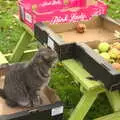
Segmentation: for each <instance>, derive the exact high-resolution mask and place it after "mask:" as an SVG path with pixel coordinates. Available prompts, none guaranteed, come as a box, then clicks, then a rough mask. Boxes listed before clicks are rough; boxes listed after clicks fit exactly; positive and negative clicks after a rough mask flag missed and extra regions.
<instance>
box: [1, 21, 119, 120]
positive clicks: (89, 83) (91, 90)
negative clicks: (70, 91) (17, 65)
mask: <svg viewBox="0 0 120 120" xmlns="http://www.w3.org/2000/svg"><path fill="white" fill-rule="evenodd" d="M18 22H19V24H20V25H21V27H23V29H24V32H23V33H22V35H21V37H20V39H19V41H18V43H17V45H16V47H15V49H14V51H13V53H12V54H7V55H6V54H5V55H4V54H2V53H1V52H0V64H3V63H8V60H7V59H6V57H7V58H9V62H18V61H21V59H24V58H25V57H26V56H32V55H33V54H34V53H35V52H36V51H37V49H34V50H26V47H27V45H28V44H29V43H30V42H31V41H32V40H33V39H35V38H34V33H33V31H32V30H31V29H30V28H29V27H28V26H27V25H25V24H24V23H22V22H21V21H19V20H18ZM62 63H63V64H64V67H65V69H66V70H67V71H68V72H69V73H70V74H71V75H72V76H73V78H74V80H75V81H76V82H77V83H80V86H81V89H80V91H82V92H83V93H84V94H83V96H82V98H81V99H80V101H79V102H78V104H77V106H76V108H75V109H74V111H73V113H72V114H71V116H70V118H69V120H84V118H85V116H86V114H87V113H88V111H89V109H90V108H91V106H92V105H93V103H94V102H95V100H96V98H97V97H98V95H99V94H100V93H103V92H105V93H106V95H107V97H108V100H109V102H110V104H111V107H112V108H113V111H114V113H112V114H110V115H106V116H103V117H101V118H96V119H95V120H120V93H119V91H114V92H110V91H107V90H106V89H105V88H104V85H103V84H102V83H101V82H99V81H95V80H89V79H87V78H88V77H90V76H91V75H90V74H89V73H88V72H87V71H86V70H85V69H84V68H83V66H82V64H81V63H80V62H78V61H76V60H74V59H68V60H64V61H62Z"/></svg>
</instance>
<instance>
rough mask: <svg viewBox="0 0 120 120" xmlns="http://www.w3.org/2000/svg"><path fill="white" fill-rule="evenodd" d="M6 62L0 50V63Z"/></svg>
mask: <svg viewBox="0 0 120 120" xmlns="http://www.w3.org/2000/svg"><path fill="white" fill-rule="evenodd" d="M4 63H8V61H7V59H6V58H5V56H4V55H3V54H2V52H0V64H4Z"/></svg>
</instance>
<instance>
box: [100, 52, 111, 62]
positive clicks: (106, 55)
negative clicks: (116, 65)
mask: <svg viewBox="0 0 120 120" xmlns="http://www.w3.org/2000/svg"><path fill="white" fill-rule="evenodd" d="M100 55H101V56H102V57H103V58H104V59H105V60H107V61H109V60H110V55H109V54H108V53H107V52H103V53H100Z"/></svg>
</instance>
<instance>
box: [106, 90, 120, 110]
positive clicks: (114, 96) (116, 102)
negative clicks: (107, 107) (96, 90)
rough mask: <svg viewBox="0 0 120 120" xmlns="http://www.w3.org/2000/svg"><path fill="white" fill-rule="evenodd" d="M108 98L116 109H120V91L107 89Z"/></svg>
mask: <svg viewBox="0 0 120 120" xmlns="http://www.w3.org/2000/svg"><path fill="white" fill-rule="evenodd" d="M106 95H107V97H108V100H109V102H110V104H111V106H112V108H113V110H114V111H120V93H119V91H113V92H110V91H106Z"/></svg>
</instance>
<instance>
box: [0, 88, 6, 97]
mask: <svg viewBox="0 0 120 120" xmlns="http://www.w3.org/2000/svg"><path fill="white" fill-rule="evenodd" d="M0 96H1V97H2V98H6V97H5V93H4V90H3V89H1V88H0Z"/></svg>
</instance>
